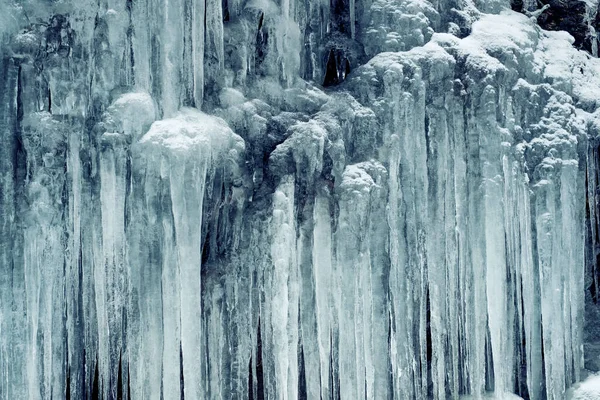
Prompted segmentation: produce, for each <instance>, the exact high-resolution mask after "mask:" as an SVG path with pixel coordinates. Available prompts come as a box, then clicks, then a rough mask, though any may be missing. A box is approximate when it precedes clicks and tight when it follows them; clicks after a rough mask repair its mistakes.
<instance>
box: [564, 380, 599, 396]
mask: <svg viewBox="0 0 600 400" xmlns="http://www.w3.org/2000/svg"><path fill="white" fill-rule="evenodd" d="M598 398H600V376H599V375H591V376H589V377H587V378H586V379H585V380H584V381H583V382H580V383H577V384H575V385H574V386H573V387H572V388H571V389H569V393H568V394H567V399H569V400H594V399H598Z"/></svg>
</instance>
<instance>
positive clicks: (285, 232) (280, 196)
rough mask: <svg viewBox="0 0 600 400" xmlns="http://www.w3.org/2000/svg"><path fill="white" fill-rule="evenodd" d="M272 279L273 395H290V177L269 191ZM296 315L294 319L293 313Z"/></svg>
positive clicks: (293, 302) (293, 372)
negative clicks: (271, 197) (271, 210)
mask: <svg viewBox="0 0 600 400" xmlns="http://www.w3.org/2000/svg"><path fill="white" fill-rule="evenodd" d="M271 232H272V236H273V241H272V245H271V257H272V262H273V274H272V282H271V283H270V285H269V286H268V287H267V288H266V289H267V290H268V291H269V299H270V304H269V305H268V307H269V313H270V321H271V326H270V327H269V329H270V330H271V332H272V341H273V349H272V355H273V363H274V378H275V384H276V388H277V389H276V392H273V393H276V397H278V398H281V399H293V398H296V396H297V393H298V392H297V388H298V385H297V383H298V371H297V365H298V364H297V353H296V346H297V343H298V340H297V338H298V336H297V335H298V332H297V330H296V331H294V330H293V328H294V327H295V326H297V321H298V319H297V309H298V308H297V307H298V304H297V285H298V284H297V281H296V280H295V279H297V278H296V276H297V272H296V271H295V270H296V269H297V265H296V227H295V223H294V179H293V177H291V176H287V177H286V178H284V180H283V181H282V183H280V184H279V186H278V189H277V190H276V191H275V194H274V195H273V220H272V223H271ZM294 316H296V318H295V319H294V318H293V317H294Z"/></svg>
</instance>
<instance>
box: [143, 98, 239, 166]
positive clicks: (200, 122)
mask: <svg viewBox="0 0 600 400" xmlns="http://www.w3.org/2000/svg"><path fill="white" fill-rule="evenodd" d="M140 144H141V145H143V146H148V147H150V148H153V149H158V150H160V151H166V152H168V153H171V154H185V155H189V156H194V155H202V154H205V152H206V151H207V150H208V151H210V152H211V153H213V154H219V153H223V152H225V151H226V150H229V149H231V150H232V151H234V152H238V153H241V152H242V151H243V150H244V141H243V140H242V138H241V137H239V136H238V135H236V134H235V133H234V132H233V131H232V130H231V128H229V125H227V123H226V122H225V121H224V120H223V119H221V118H218V117H214V116H211V115H208V114H205V113H203V112H201V111H198V110H196V109H192V108H185V109H182V110H181V111H180V112H179V113H178V114H177V115H176V116H175V117H173V118H169V119H165V120H161V121H157V122H155V123H153V124H152V126H151V127H150V130H149V131H148V133H146V134H145V135H144V137H143V138H142V139H141V140H140Z"/></svg>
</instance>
